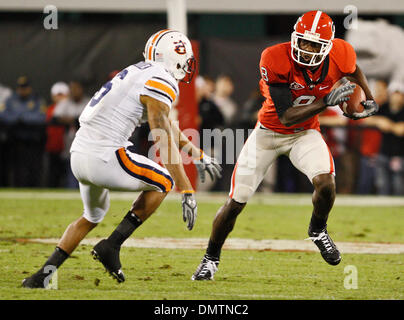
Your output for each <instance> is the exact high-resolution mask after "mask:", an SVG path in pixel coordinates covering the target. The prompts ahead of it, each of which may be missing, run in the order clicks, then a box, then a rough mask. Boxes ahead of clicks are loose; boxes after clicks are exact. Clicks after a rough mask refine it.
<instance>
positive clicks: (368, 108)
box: [344, 100, 379, 120]
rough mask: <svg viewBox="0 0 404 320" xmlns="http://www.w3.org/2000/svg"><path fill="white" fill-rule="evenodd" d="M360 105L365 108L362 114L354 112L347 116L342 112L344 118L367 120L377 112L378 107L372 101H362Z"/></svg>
mask: <svg viewBox="0 0 404 320" xmlns="http://www.w3.org/2000/svg"><path fill="white" fill-rule="evenodd" d="M361 105H362V106H363V107H364V108H365V110H363V111H362V112H354V113H353V114H351V115H349V114H346V113H345V112H344V116H345V117H348V118H351V119H353V120H359V119H363V118H367V117H370V116H373V115H374V114H376V113H377V112H378V111H379V105H378V104H377V103H376V102H375V101H374V100H366V101H362V102H361Z"/></svg>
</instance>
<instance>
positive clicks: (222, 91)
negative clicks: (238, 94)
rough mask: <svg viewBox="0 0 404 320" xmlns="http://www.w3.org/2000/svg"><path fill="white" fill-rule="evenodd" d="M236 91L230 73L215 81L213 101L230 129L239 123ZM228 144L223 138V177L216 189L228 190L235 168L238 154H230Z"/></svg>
mask: <svg viewBox="0 0 404 320" xmlns="http://www.w3.org/2000/svg"><path fill="white" fill-rule="evenodd" d="M233 91H234V84H233V79H232V78H231V77H230V76H229V75H224V74H222V75H219V76H218V77H217V79H216V83H215V92H214V94H213V102H214V103H215V104H216V105H217V106H218V108H219V110H220V112H221V114H222V115H223V118H224V127H225V128H226V130H227V131H228V128H230V129H236V125H237V121H236V120H237V113H238V111H239V110H238V107H237V104H236V103H235V102H234V100H233V99H232V98H231V96H232V94H233ZM226 145H227V140H226V138H224V139H223V143H222V151H221V155H222V157H219V159H221V160H222V168H223V171H222V179H220V180H218V181H217V183H216V185H215V187H214V190H215V191H219V190H227V188H228V186H229V184H230V180H231V175H232V173H233V168H234V163H232V161H235V159H236V156H237V155H236V154H235V153H233V154H230V153H229V152H228V150H227V152H226ZM236 147H237V146H236V145H234V150H236Z"/></svg>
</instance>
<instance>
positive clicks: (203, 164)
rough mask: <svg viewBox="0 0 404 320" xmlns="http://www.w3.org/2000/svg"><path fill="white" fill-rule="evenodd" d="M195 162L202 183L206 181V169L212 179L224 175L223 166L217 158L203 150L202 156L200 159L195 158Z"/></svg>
mask: <svg viewBox="0 0 404 320" xmlns="http://www.w3.org/2000/svg"><path fill="white" fill-rule="evenodd" d="M201 151H202V150H201ZM194 164H195V166H196V169H197V170H198V174H199V177H200V179H201V182H202V183H203V182H205V176H206V174H205V171H207V172H208V173H209V175H210V178H211V179H212V181H213V180H215V178H218V179H220V178H221V177H222V174H221V173H220V172H221V171H222V167H221V166H220V164H219V162H218V161H217V160H216V159H215V158H212V157H209V156H208V155H206V154H205V153H204V152H203V151H202V157H201V158H200V159H198V160H194Z"/></svg>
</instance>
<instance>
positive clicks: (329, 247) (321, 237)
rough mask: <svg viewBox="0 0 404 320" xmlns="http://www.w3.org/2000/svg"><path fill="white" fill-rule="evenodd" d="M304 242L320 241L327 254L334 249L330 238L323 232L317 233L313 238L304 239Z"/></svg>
mask: <svg viewBox="0 0 404 320" xmlns="http://www.w3.org/2000/svg"><path fill="white" fill-rule="evenodd" d="M305 240H312V241H313V242H316V241H320V242H321V243H322V244H323V246H324V248H325V250H326V251H327V252H330V251H332V250H333V249H334V246H333V244H332V243H331V239H330V237H329V236H328V234H327V233H325V232H324V231H323V232H321V233H319V234H318V235H317V236H315V237H309V238H306V239H305Z"/></svg>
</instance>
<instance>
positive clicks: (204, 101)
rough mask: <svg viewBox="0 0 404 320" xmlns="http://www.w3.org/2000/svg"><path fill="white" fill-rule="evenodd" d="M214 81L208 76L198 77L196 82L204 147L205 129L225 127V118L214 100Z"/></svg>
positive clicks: (200, 130)
mask: <svg viewBox="0 0 404 320" xmlns="http://www.w3.org/2000/svg"><path fill="white" fill-rule="evenodd" d="M212 83H213V84H214V82H213V80H212V79H211V78H209V77H207V76H198V77H197V78H196V81H195V87H196V100H197V103H198V106H199V121H198V122H199V123H198V124H199V132H200V137H201V147H202V146H203V129H208V130H213V129H215V128H219V129H222V128H223V127H224V117H223V114H222V113H221V111H220V110H219V107H218V106H217V105H216V103H215V102H214V101H213V99H212V93H213V92H212Z"/></svg>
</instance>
